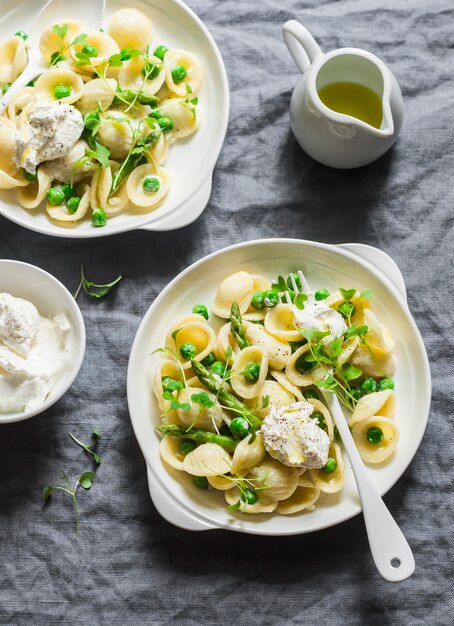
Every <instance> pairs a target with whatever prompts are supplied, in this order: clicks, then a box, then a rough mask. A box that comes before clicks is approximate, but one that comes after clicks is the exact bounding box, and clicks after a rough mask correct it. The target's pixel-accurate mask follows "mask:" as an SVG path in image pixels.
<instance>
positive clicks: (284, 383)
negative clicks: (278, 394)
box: [270, 370, 305, 402]
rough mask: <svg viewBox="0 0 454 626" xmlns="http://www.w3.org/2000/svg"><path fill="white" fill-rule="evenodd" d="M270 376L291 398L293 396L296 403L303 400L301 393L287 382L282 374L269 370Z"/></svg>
mask: <svg viewBox="0 0 454 626" xmlns="http://www.w3.org/2000/svg"><path fill="white" fill-rule="evenodd" d="M270 374H271V376H272V377H273V378H274V379H275V380H277V382H278V383H279V384H280V385H281V386H282V387H284V389H286V390H287V391H289V392H290V393H291V394H292V395H293V396H295V398H296V400H297V402H301V401H302V400H304V399H305V398H304V396H303V394H302V393H301V391H300V390H299V389H298V387H297V386H296V385H294V384H293V383H292V382H290V381H289V379H288V378H287V376H286V375H285V374H284V372H277V371H276V370H270Z"/></svg>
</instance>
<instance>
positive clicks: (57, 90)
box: [52, 83, 71, 100]
mask: <svg viewBox="0 0 454 626" xmlns="http://www.w3.org/2000/svg"><path fill="white" fill-rule="evenodd" d="M52 93H53V94H54V98H55V99H56V100H61V99H62V98H67V97H68V96H69V95H71V87H70V86H69V85H65V84H64V83H60V84H59V85H55V87H54V89H53V92H52Z"/></svg>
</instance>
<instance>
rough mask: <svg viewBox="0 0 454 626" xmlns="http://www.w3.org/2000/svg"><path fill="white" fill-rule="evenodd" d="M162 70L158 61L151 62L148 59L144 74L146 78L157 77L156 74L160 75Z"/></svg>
mask: <svg viewBox="0 0 454 626" xmlns="http://www.w3.org/2000/svg"><path fill="white" fill-rule="evenodd" d="M160 71H161V68H160V67H159V66H158V65H156V63H150V62H149V61H146V62H145V65H144V67H143V70H142V74H143V75H144V76H145V78H146V79H148V80H150V79H153V78H156V76H158V75H159V72H160Z"/></svg>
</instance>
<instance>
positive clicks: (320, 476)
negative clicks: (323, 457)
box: [308, 443, 344, 493]
mask: <svg viewBox="0 0 454 626" xmlns="http://www.w3.org/2000/svg"><path fill="white" fill-rule="evenodd" d="M329 456H330V458H332V459H335V461H336V462H337V467H336V469H335V470H334V472H332V473H331V474H327V473H326V472H324V471H323V469H310V470H308V474H309V478H310V479H311V480H312V481H313V483H314V485H315V486H316V487H318V488H319V489H320V491H323V492H324V493H337V492H338V491H341V489H342V488H343V486H344V459H343V458H342V452H341V449H340V446H339V445H338V444H337V443H332V444H331V445H330V448H329Z"/></svg>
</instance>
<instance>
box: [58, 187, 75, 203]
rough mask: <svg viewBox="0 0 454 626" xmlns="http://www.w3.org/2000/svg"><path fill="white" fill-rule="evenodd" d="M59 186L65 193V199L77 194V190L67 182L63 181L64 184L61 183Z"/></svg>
mask: <svg viewBox="0 0 454 626" xmlns="http://www.w3.org/2000/svg"><path fill="white" fill-rule="evenodd" d="M61 188H62V189H63V193H64V194H65V199H66V200H68V199H69V198H74V197H76V196H77V191H76V189H75V187H73V186H72V185H70V184H69V183H65V184H64V185H62V187H61Z"/></svg>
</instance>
